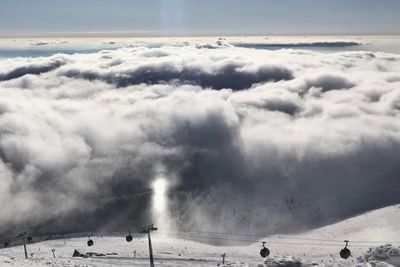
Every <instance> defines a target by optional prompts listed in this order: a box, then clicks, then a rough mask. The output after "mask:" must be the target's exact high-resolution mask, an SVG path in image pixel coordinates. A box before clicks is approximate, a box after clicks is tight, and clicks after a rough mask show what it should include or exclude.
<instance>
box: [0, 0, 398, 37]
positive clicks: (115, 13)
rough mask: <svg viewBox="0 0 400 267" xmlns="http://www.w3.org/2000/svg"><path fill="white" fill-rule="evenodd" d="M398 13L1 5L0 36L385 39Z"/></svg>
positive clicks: (107, 1)
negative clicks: (347, 36)
mask: <svg viewBox="0 0 400 267" xmlns="http://www.w3.org/2000/svg"><path fill="white" fill-rule="evenodd" d="M399 14H400V1H399V0H0V34H1V35H8V34H13V35H14V34H17V35H18V34H34V33H55V32H70V33H71V32H72V33H73V32H132V33H136V34H138V35H187V34H192V35H196V34H197V35H207V34H288V35H290V34H387V33H400V15H399Z"/></svg>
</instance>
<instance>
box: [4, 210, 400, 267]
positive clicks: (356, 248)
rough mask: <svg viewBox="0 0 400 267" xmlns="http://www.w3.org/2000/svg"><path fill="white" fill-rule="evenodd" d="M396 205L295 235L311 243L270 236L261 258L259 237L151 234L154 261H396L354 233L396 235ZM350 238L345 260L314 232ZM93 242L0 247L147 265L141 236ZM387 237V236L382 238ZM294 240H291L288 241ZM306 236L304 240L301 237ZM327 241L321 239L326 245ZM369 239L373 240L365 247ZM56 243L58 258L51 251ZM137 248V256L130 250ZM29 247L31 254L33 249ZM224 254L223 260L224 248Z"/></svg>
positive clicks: (277, 266)
mask: <svg viewBox="0 0 400 267" xmlns="http://www.w3.org/2000/svg"><path fill="white" fill-rule="evenodd" d="M399 222H400V205H396V206H391V207H387V208H383V209H380V210H375V211H372V212H369V213H366V214H363V215H360V216H357V217H354V218H352V219H349V220H345V221H342V222H339V223H336V224H333V225H330V226H325V227H323V228H320V229H316V230H314V231H311V232H307V233H303V234H301V235H294V236H291V238H293V240H296V239H295V238H309V241H307V242H306V243H308V244H309V245H290V244H277V243H276V242H275V241H277V240H279V241H280V242H282V241H288V240H286V239H284V238H285V237H288V236H271V237H267V238H265V239H264V240H265V241H267V247H268V248H269V249H270V250H271V255H270V256H269V257H268V258H267V259H266V260H263V259H261V258H260V257H259V254H258V253H259V250H260V248H261V245H260V243H254V244H251V245H248V246H230V247H223V246H212V245H207V244H203V243H197V242H195V241H188V240H182V239H177V238H172V237H168V236H165V235H163V234H161V233H154V234H153V235H152V241H153V249H154V255H155V256H154V257H155V263H156V266H258V267H265V266H268V267H293V266H295V267H297V266H298V267H305V266H307V267H308V266H325V267H328V266H332V267H335V266H349V267H350V266H358V267H372V266H375V267H378V266H381V267H382V266H385V267H390V266H400V262H399V259H400V257H399V255H400V248H398V247H397V246H398V245H397V246H395V245H379V244H376V245H370V244H372V243H357V238H363V239H362V240H363V241H366V242H368V241H369V242H374V241H378V240H383V239H384V238H389V237H390V240H397V241H398V240H400V231H399V227H400V223H399ZM371 225H372V227H373V228H375V227H376V228H378V227H379V229H380V232H379V234H377V235H376V236H370V232H369V228H370V226H371ZM329 237H333V238H334V239H339V240H340V239H345V238H350V245H349V248H350V249H351V251H352V255H353V257H352V258H350V259H348V260H343V259H341V258H340V257H339V255H338V254H339V250H340V249H341V248H342V245H343V244H342V242H331V243H330V244H331V246H326V244H327V242H321V243H320V244H318V243H319V241H315V240H314V239H315V238H321V239H323V238H329ZM93 240H94V246H93V247H91V248H88V247H87V246H86V241H87V238H72V239H65V240H64V239H59V240H54V241H46V242H42V243H37V244H30V245H28V254H29V255H30V259H29V260H24V259H23V248H22V247H13V248H8V249H2V250H0V266H21V267H22V266H66V267H69V266H132V265H134V266H148V244H147V239H146V238H145V237H143V236H135V238H134V239H133V241H132V243H127V242H125V240H124V237H122V236H121V237H93ZM386 240H389V239H386ZM292 242H293V241H292ZM303 242H305V241H303ZM324 244H325V245H324ZM369 245H370V246H371V248H370V249H368V247H369ZM52 249H55V255H56V258H53V254H52V252H51V250H52ZM75 249H77V250H78V251H80V252H82V253H87V252H96V253H103V254H117V255H109V256H104V257H93V258H72V254H73V252H74V250H75ZM135 251H136V258H135V259H134V253H135ZM32 253H33V255H31V254H32ZM224 253H225V254H226V263H225V265H223V264H222V263H221V261H222V257H221V255H222V254H224Z"/></svg>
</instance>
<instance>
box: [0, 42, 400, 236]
mask: <svg viewBox="0 0 400 267" xmlns="http://www.w3.org/2000/svg"><path fill="white" fill-rule="evenodd" d="M214 48H216V47H213V46H197V47H196V46H191V45H188V46H183V47H176V46H163V47H161V48H147V47H130V48H120V49H116V50H103V51H100V52H97V53H90V54H73V55H64V54H57V55H54V56H50V57H38V58H26V57H19V58H8V59H0V203H2V205H1V208H0V232H1V233H3V235H5V234H6V233H12V232H13V231H19V230H20V229H31V230H33V231H42V232H46V231H47V232H48V231H52V230H54V231H56V230H57V231H89V230H90V231H94V230H97V229H123V230H125V229H129V228H128V227H134V226H138V227H139V226H141V225H142V224H144V223H147V222H150V221H151V212H150V209H151V205H150V203H151V194H147V193H146V192H148V190H149V186H150V184H151V183H152V181H153V180H154V179H156V178H157V177H160V176H162V177H166V178H167V179H168V180H169V184H170V191H169V199H170V202H169V203H168V207H169V214H170V216H171V217H172V218H173V224H174V225H175V226H176V227H185V228H187V227H192V228H193V229H196V228H197V229H203V230H204V229H212V230H224V231H228V230H232V231H234V230H235V231H236V230H238V229H240V231H241V232H256V231H257V232H263V233H266V234H268V233H278V232H294V231H300V230H304V229H307V228H311V227H314V226H317V225H322V224H326V223H330V222H334V221H336V220H339V219H341V218H344V217H348V216H351V215H354V214H358V213H360V212H363V211H366V210H370V209H373V208H377V207H381V206H385V205H389V204H392V203H399V202H400V194H399V193H400V189H399V188H400V179H399V176H400V55H396V54H388V53H381V52H336V53H319V52H313V51H307V50H296V49H282V50H275V51H269V50H256V49H248V48H235V47H228V46H227V47H221V48H218V49H214Z"/></svg>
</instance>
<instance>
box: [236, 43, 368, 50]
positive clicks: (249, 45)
mask: <svg viewBox="0 0 400 267" xmlns="http://www.w3.org/2000/svg"><path fill="white" fill-rule="evenodd" d="M233 45H234V46H236V47H243V48H256V49H279V48H343V47H351V46H359V45H361V43H357V42H312V43H292V44H290V43H270V44H268V43H234V44H233Z"/></svg>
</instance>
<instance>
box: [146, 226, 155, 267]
mask: <svg viewBox="0 0 400 267" xmlns="http://www.w3.org/2000/svg"><path fill="white" fill-rule="evenodd" d="M147 238H148V239H149V253H150V267H154V259H153V247H152V246H151V237H150V231H148V232H147Z"/></svg>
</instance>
